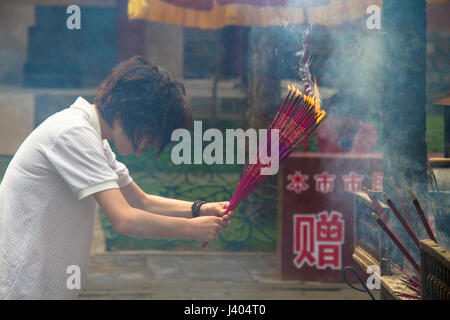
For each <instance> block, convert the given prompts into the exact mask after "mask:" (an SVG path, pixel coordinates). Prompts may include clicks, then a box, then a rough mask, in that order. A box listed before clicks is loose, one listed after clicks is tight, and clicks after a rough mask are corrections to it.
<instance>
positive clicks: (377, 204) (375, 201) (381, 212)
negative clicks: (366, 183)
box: [362, 187, 389, 221]
mask: <svg viewBox="0 0 450 320" xmlns="http://www.w3.org/2000/svg"><path fill="white" fill-rule="evenodd" d="M362 190H363V191H364V192H365V193H367V195H368V196H369V199H370V201H372V204H373V206H374V207H375V210H376V211H377V213H378V214H379V215H380V217H382V218H383V220H386V221H388V220H389V218H388V216H387V215H386V213H385V212H384V210H383V208H382V207H381V205H380V202H379V201H378V198H377V197H376V196H375V194H374V193H373V192H372V190H370V189H369V188H366V187H363V188H362Z"/></svg>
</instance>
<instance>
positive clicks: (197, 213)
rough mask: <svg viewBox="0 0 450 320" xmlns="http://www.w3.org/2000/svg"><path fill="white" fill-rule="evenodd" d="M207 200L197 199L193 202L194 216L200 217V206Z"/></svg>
mask: <svg viewBox="0 0 450 320" xmlns="http://www.w3.org/2000/svg"><path fill="white" fill-rule="evenodd" d="M205 203H206V201H201V200H197V201H194V203H193V204H192V207H191V209H192V218H197V217H200V207H201V206H202V205H203V204H205Z"/></svg>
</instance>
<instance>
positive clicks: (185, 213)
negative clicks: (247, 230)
mask: <svg viewBox="0 0 450 320" xmlns="http://www.w3.org/2000/svg"><path fill="white" fill-rule="evenodd" d="M120 191H122V193H123V195H124V196H125V198H126V200H127V201H128V203H129V204H130V205H131V206H132V207H135V208H138V209H141V210H145V211H149V212H153V213H157V214H160V215H165V216H170V217H178V218H192V209H191V207H192V204H193V202H191V201H184V200H177V199H171V198H165V197H161V196H156V195H152V194H146V193H145V192H144V191H143V190H142V189H141V188H140V187H139V186H138V185H137V184H136V183H135V182H131V183H130V184H128V185H127V186H125V187H122V188H121V189H120ZM228 204H229V203H228V202H227V201H224V202H211V203H205V204H204V205H202V206H201V208H200V216H216V217H223V215H224V214H225V212H226V209H227V207H228ZM232 214H233V212H232V211H231V212H229V213H228V214H227V216H225V217H224V219H228V218H229V217H230V216H231V215H232Z"/></svg>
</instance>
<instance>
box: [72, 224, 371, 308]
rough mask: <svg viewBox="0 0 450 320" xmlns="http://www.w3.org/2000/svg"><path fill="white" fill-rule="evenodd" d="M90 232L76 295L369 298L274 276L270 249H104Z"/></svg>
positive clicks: (329, 285) (338, 285)
mask: <svg viewBox="0 0 450 320" xmlns="http://www.w3.org/2000/svg"><path fill="white" fill-rule="evenodd" d="M98 222H99V221H98ZM97 226H100V223H97ZM94 238H95V240H94V244H93V249H92V257H91V263H90V268H89V274H88V278H87V283H85V284H84V286H83V288H84V289H83V290H82V292H81V294H80V297H79V298H80V299H155V300H158V299H159V300H160V299H164V300H175V299H176V300H178V299H185V300H191V299H198V300H204V299H212V300H214V299H224V300H239V299H241V300H250V299H251V300H264V299H274V300H292V299H295V300H297V299H315V300H324V299H339V300H349V299H351V300H367V299H370V297H369V296H368V294H367V293H363V292H359V291H356V290H354V289H351V288H350V287H349V286H348V285H346V284H345V283H320V282H302V281H282V280H279V277H278V275H277V266H276V256H275V253H230V252H198V251H195V252H183V251H115V252H105V251H104V250H103V248H104V242H103V239H104V238H103V235H102V232H101V230H100V229H98V228H97V229H96V233H95V237H94ZM373 293H374V295H375V296H376V297H377V295H378V292H373Z"/></svg>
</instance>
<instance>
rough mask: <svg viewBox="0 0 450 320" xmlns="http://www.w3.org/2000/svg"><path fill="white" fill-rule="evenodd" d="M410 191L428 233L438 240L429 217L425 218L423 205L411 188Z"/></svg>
mask: <svg viewBox="0 0 450 320" xmlns="http://www.w3.org/2000/svg"><path fill="white" fill-rule="evenodd" d="M408 193H409V195H410V196H411V200H412V201H413V204H414V207H415V208H416V211H417V214H418V215H419V217H420V220H421V221H422V224H423V226H424V227H425V230H426V231H427V233H428V236H429V237H430V239H431V240H433V241H434V242H436V238H435V237H434V234H433V231H431V227H430V225H429V224H428V221H427V219H426V218H425V214H424V212H423V210H422V206H421V205H420V203H419V200H417V197H416V195H415V194H414V193H413V192H412V190H411V189H408Z"/></svg>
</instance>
